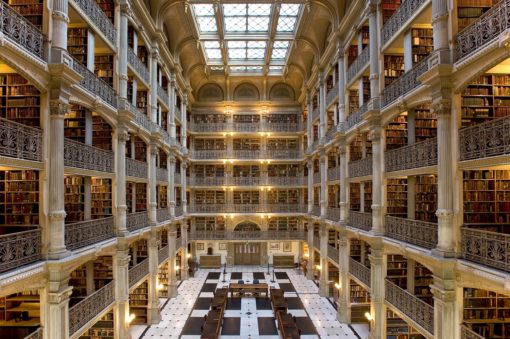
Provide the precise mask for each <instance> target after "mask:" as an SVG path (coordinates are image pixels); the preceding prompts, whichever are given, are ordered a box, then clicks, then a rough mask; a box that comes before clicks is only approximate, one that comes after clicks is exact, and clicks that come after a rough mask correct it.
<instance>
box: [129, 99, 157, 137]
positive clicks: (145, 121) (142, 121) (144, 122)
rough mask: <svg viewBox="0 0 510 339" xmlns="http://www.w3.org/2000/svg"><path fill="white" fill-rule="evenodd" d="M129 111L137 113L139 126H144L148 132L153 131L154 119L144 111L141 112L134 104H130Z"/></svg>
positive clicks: (136, 118) (136, 117)
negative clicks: (151, 119)
mask: <svg viewBox="0 0 510 339" xmlns="http://www.w3.org/2000/svg"><path fill="white" fill-rule="evenodd" d="M129 111H130V112H131V113H133V114H134V115H135V120H136V123H137V124H138V126H140V127H142V128H144V129H145V130H146V131H147V132H151V131H152V121H150V119H149V117H148V116H147V115H145V114H144V113H142V112H140V110H139V109H138V108H136V107H135V106H134V105H131V104H130V105H129Z"/></svg>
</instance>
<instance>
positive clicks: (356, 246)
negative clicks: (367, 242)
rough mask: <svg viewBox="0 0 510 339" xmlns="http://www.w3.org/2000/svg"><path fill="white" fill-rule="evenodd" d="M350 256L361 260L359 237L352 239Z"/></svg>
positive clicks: (358, 260)
mask: <svg viewBox="0 0 510 339" xmlns="http://www.w3.org/2000/svg"><path fill="white" fill-rule="evenodd" d="M350 241H351V251H350V256H351V258H352V259H354V260H356V261H357V262H361V241H362V240H359V239H351V240H350Z"/></svg>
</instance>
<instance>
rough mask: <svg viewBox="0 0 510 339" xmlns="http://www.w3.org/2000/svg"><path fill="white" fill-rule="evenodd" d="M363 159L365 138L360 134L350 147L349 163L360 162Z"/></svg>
mask: <svg viewBox="0 0 510 339" xmlns="http://www.w3.org/2000/svg"><path fill="white" fill-rule="evenodd" d="M362 157H363V138H362V136H361V134H358V135H356V138H354V140H353V141H352V142H351V144H350V145H349V161H356V160H360V159H361V158H362Z"/></svg>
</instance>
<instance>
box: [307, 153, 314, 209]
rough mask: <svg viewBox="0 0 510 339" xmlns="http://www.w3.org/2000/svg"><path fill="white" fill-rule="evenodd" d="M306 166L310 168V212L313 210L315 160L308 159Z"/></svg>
mask: <svg viewBox="0 0 510 339" xmlns="http://www.w3.org/2000/svg"><path fill="white" fill-rule="evenodd" d="M306 168H307V169H308V178H307V179H308V190H307V192H308V209H307V211H308V214H310V213H312V210H313V162H312V159H311V158H308V159H307V160H306Z"/></svg>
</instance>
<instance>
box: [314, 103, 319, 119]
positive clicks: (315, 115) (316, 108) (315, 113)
mask: <svg viewBox="0 0 510 339" xmlns="http://www.w3.org/2000/svg"><path fill="white" fill-rule="evenodd" d="M319 112H320V111H319V106H317V107H315V108H314V109H313V111H312V120H315V119H317V118H318V117H319Z"/></svg>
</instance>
